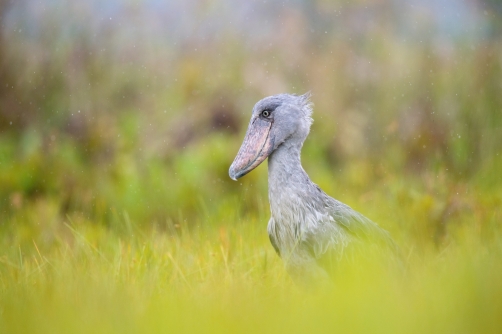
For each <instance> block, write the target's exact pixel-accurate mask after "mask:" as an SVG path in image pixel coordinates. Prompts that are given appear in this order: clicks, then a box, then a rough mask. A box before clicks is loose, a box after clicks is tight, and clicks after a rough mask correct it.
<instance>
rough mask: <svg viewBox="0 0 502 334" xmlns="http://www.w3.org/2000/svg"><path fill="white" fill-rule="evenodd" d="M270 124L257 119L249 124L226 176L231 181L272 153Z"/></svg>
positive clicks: (256, 165)
mask: <svg viewBox="0 0 502 334" xmlns="http://www.w3.org/2000/svg"><path fill="white" fill-rule="evenodd" d="M271 127H272V122H270V121H269V120H264V119H261V118H259V117H257V118H255V119H253V120H252V121H251V123H250V124H249V127H248V130H247V132H246V136H245V137H244V141H243V142H242V145H241V148H240V149H239V152H238V153H237V156H236V157H235V159H234V162H233V163H232V165H231V166H230V169H229V171H228V174H229V175H230V178H231V179H232V180H234V181H235V180H237V179H238V178H240V177H242V176H244V175H246V174H247V173H249V172H250V171H252V170H253V169H255V168H256V167H258V165H259V164H261V163H262V162H263V161H264V160H265V159H266V158H267V157H268V156H269V155H270V153H272V149H273V148H274V138H271V136H270V128H271Z"/></svg>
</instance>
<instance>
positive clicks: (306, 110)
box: [298, 91, 314, 126]
mask: <svg viewBox="0 0 502 334" xmlns="http://www.w3.org/2000/svg"><path fill="white" fill-rule="evenodd" d="M311 96H312V93H311V92H310V91H309V92H306V93H305V94H303V95H300V96H298V97H299V98H300V103H301V107H302V111H303V114H304V117H305V119H306V120H307V121H308V122H309V126H310V125H312V123H313V122H314V120H313V119H312V113H313V108H314V103H312V101H310V97H311Z"/></svg>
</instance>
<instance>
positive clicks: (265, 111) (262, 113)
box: [261, 110, 270, 118]
mask: <svg viewBox="0 0 502 334" xmlns="http://www.w3.org/2000/svg"><path fill="white" fill-rule="evenodd" d="M261 115H262V116H263V117H266V118H268V117H269V116H270V110H263V111H262V112H261Z"/></svg>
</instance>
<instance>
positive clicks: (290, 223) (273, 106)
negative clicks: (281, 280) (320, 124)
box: [229, 93, 395, 285]
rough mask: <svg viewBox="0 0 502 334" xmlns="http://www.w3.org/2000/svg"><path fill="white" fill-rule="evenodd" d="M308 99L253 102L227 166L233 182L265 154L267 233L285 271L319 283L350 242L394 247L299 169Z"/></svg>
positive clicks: (385, 235)
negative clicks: (266, 169) (231, 159)
mask: <svg viewBox="0 0 502 334" xmlns="http://www.w3.org/2000/svg"><path fill="white" fill-rule="evenodd" d="M309 99H310V94H309V93H307V94H305V95H301V96H297V95H290V94H280V95H274V96H269V97H266V98H264V99H263V100H261V101H259V102H258V103H256V105H255V106H254V108H253V112H252V116H251V121H250V122H249V126H248V129H247V133H246V135H245V138H244V141H243V143H242V145H241V147H240V149H239V152H238V153H237V156H236V157H235V160H234V161H233V163H232V165H231V166H230V170H229V175H230V177H231V178H232V179H233V180H237V179H238V178H240V177H242V176H244V175H246V174H247V173H249V172H250V171H252V170H253V169H254V168H256V167H257V166H258V165H259V164H260V163H262V162H263V161H264V160H265V159H266V158H267V157H268V187H269V189H268V196H269V202H270V210H271V214H272V217H271V218H270V221H269V223H268V234H269V237H270V241H271V243H272V245H273V246H274V248H275V250H276V252H277V254H279V256H280V257H281V258H282V259H283V260H284V263H285V267H286V270H287V272H288V273H289V274H290V276H291V277H292V278H293V280H294V281H296V282H297V283H299V284H300V285H305V284H307V285H310V283H312V282H316V281H319V280H323V281H324V280H325V279H326V278H328V277H329V276H330V275H331V274H332V271H333V268H334V267H335V266H336V263H337V262H338V261H339V260H340V259H342V258H344V257H346V256H349V254H351V252H350V251H349V249H353V248H354V247H353V246H354V245H360V244H371V245H373V246H375V245H376V246H377V247H373V248H371V247H370V249H376V248H382V247H383V248H389V249H390V248H394V247H395V246H394V243H393V241H392V239H391V238H390V236H389V234H388V232H387V231H385V230H384V229H382V228H380V227H379V226H378V225H377V224H375V223H374V222H372V221H371V220H369V219H368V218H366V217H365V216H363V215H362V214H360V213H358V212H356V211H354V210H353V209H351V208H350V207H349V206H348V205H346V204H344V203H342V202H340V201H338V200H336V199H334V198H331V197H330V196H328V195H327V194H326V193H324V191H322V190H321V188H319V186H317V185H316V184H315V183H314V182H312V181H311V180H310V178H309V176H308V175H307V173H306V172H305V170H304V169H303V168H302V165H301V162H300V153H301V149H302V146H303V142H304V141H305V139H306V138H307V135H308V134H309V131H310V125H311V124H312V118H311V116H312V104H311V102H310V100H309ZM356 248H358V247H356Z"/></svg>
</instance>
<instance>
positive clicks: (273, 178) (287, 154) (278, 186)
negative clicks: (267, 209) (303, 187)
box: [268, 143, 310, 200]
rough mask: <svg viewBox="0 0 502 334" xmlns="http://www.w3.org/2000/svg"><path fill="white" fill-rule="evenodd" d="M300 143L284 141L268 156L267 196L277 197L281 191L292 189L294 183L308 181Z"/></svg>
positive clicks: (293, 188)
mask: <svg viewBox="0 0 502 334" xmlns="http://www.w3.org/2000/svg"><path fill="white" fill-rule="evenodd" d="M301 148H302V144H301V143H300V144H289V145H288V143H284V144H282V145H280V146H279V147H278V148H277V149H276V150H275V151H274V152H273V153H272V154H271V155H270V156H269V157H268V186H269V190H268V192H269V198H270V200H272V198H278V197H281V196H276V195H279V194H280V193H281V192H284V191H294V190H295V185H296V186H297V185H299V184H302V183H306V182H310V179H309V177H308V175H307V173H305V171H304V170H303V167H302V164H301V161H300V153H301Z"/></svg>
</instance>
